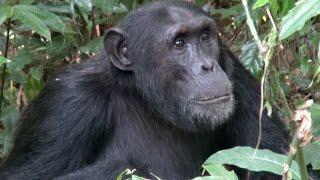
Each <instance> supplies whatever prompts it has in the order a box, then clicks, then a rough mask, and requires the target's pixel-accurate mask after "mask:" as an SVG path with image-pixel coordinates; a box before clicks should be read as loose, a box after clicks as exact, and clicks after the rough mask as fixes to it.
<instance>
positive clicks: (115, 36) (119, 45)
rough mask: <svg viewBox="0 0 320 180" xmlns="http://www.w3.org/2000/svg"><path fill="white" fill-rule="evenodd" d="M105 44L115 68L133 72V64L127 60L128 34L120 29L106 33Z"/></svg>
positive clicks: (112, 29) (113, 29)
mask: <svg viewBox="0 0 320 180" xmlns="http://www.w3.org/2000/svg"><path fill="white" fill-rule="evenodd" d="M103 43H104V48H105V50H106V51H107V55H108V56H109V58H110V61H111V63H112V64H113V65H114V66H115V67H117V68H119V69H121V70H124V71H132V62H131V61H130V60H129V59H128V58H127V46H126V32H124V31H123V30H121V29H119V28H111V29H109V30H108V31H107V32H106V34H105V36H104V41H103Z"/></svg>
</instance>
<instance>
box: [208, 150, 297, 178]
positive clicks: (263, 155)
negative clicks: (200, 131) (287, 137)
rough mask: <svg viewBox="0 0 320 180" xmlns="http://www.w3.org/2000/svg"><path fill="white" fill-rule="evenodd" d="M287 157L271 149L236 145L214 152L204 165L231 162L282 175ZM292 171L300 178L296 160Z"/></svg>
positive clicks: (253, 169) (252, 169)
mask: <svg viewBox="0 0 320 180" xmlns="http://www.w3.org/2000/svg"><path fill="white" fill-rule="evenodd" d="M287 158H288V157H287V156H285V155H282V154H278V153H275V152H272V151H270V150H261V149H254V148H251V147H234V148H232V149H227V150H222V151H219V152H217V153H215V154H213V155H212V156H210V157H209V158H208V159H207V160H206V161H205V163H204V165H207V164H229V165H235V166H238V167H241V168H245V169H248V170H250V171H268V172H272V173H275V174H278V175H282V173H283V169H284V168H285V166H284V165H285V162H286V160H287ZM290 171H291V173H292V176H293V178H296V179H300V172H299V168H298V164H297V163H296V162H293V163H292V166H291V168H290Z"/></svg>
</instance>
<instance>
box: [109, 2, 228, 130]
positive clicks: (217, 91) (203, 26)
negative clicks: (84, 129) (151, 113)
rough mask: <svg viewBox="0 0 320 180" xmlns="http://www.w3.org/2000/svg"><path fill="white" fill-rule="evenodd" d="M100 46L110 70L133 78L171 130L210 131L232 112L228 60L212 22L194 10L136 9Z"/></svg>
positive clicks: (166, 5) (177, 6) (158, 5)
mask: <svg viewBox="0 0 320 180" xmlns="http://www.w3.org/2000/svg"><path fill="white" fill-rule="evenodd" d="M104 43H105V48H106V51H107V54H108V56H109V58H110V61H111V64H112V65H113V66H114V67H116V68H117V69H118V70H119V71H123V72H131V73H126V74H127V76H133V78H134V82H135V85H134V86H135V88H136V89H138V91H139V92H141V94H142V95H143V97H144V98H145V100H146V101H147V102H148V103H149V104H150V105H152V107H153V108H154V109H155V110H156V111H157V112H159V113H160V114H161V115H162V116H163V117H164V118H163V119H167V120H169V121H170V123H172V124H173V125H175V126H177V127H179V128H182V129H186V130H197V129H200V128H201V129H202V128H203V127H208V128H210V129H212V128H214V127H216V126H217V125H219V124H221V123H223V122H224V121H226V120H227V119H228V117H229V116H230V114H231V112H232V111H233V106H234V103H233V91H232V82H231V79H230V77H231V73H232V60H231V59H230V58H229V57H228V56H227V54H226V53H225V52H224V50H222V48H220V47H221V43H220V42H219V35H218V30H217V26H216V24H215V22H214V20H213V19H212V17H210V15H208V14H207V13H206V12H204V11H202V10H201V9H199V8H197V7H196V6H194V5H193V4H191V3H187V2H183V1H162V2H155V3H151V4H148V5H145V6H143V7H141V8H138V9H137V10H135V11H133V12H132V13H130V14H129V15H128V16H127V17H126V18H125V19H124V20H123V22H122V23H121V24H120V25H119V26H118V27H115V28H111V29H110V30H108V31H107V33H106V36H105V41H104Z"/></svg>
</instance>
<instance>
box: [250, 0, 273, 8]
mask: <svg viewBox="0 0 320 180" xmlns="http://www.w3.org/2000/svg"><path fill="white" fill-rule="evenodd" d="M268 2H269V0H257V1H256V3H254V5H253V7H252V9H257V8H259V7H262V6H264V5H266V4H267V3H268Z"/></svg>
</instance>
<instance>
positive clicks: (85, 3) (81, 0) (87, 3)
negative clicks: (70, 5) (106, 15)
mask: <svg viewBox="0 0 320 180" xmlns="http://www.w3.org/2000/svg"><path fill="white" fill-rule="evenodd" d="M73 1H74V4H76V5H77V6H78V7H79V8H80V9H83V10H85V11H86V12H91V11H92V2H91V0H73Z"/></svg>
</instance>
